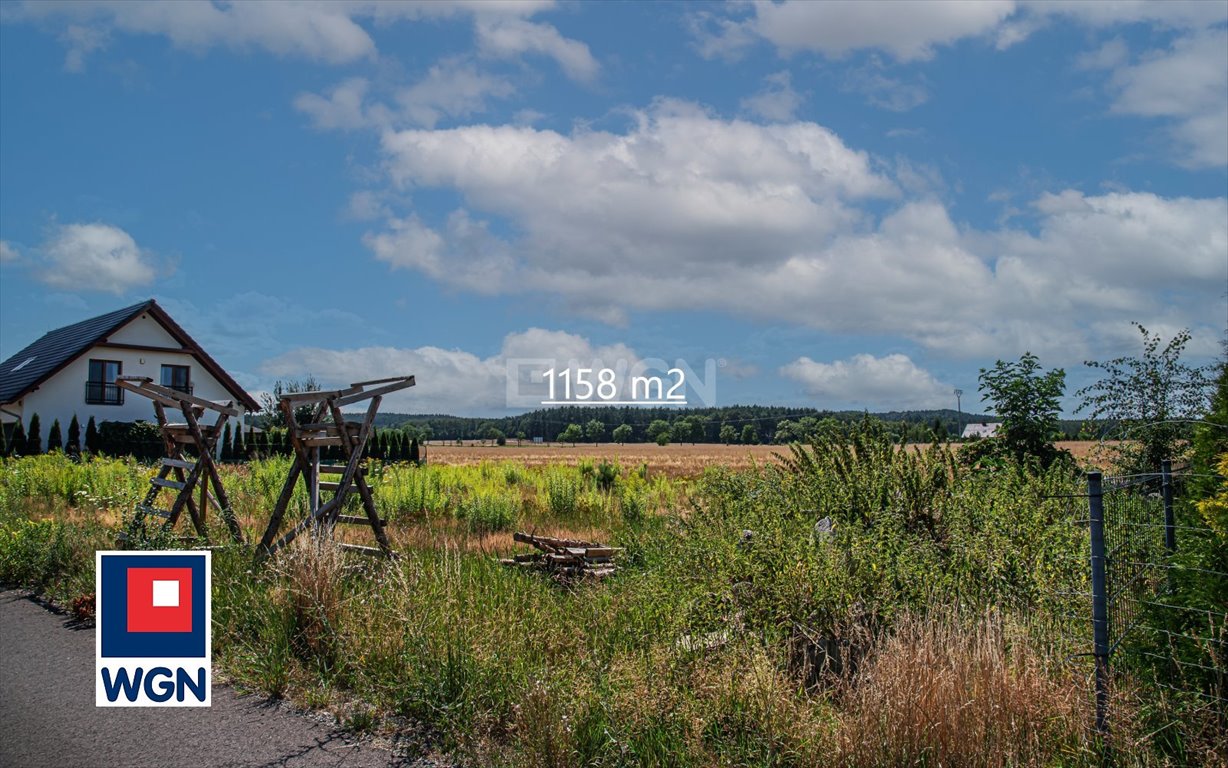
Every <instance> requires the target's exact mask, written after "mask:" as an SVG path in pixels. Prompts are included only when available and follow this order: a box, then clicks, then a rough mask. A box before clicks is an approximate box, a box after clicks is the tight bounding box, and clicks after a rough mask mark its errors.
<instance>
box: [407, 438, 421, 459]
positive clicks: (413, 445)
mask: <svg viewBox="0 0 1228 768" xmlns="http://www.w3.org/2000/svg"><path fill="white" fill-rule="evenodd" d="M419 455H420V454H419V448H418V438H416V437H415V438H414V439H413V440H412V441H411V442H410V444H409V460H410V461H412V462H413V463H415V464H417V463H418V462H419V461H420V459H419V458H418V457H419Z"/></svg>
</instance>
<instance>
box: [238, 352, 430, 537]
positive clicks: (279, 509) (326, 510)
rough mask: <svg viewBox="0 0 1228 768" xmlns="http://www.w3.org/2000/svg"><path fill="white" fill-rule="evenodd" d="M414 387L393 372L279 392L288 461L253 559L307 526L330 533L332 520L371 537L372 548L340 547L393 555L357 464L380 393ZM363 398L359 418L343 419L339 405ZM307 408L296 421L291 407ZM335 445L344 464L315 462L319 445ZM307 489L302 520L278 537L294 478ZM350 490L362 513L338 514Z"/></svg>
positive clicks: (383, 522)
mask: <svg viewBox="0 0 1228 768" xmlns="http://www.w3.org/2000/svg"><path fill="white" fill-rule="evenodd" d="M412 386H414V377H413V376H397V377H393V378H389V379H378V380H375V381H361V382H358V383H355V384H351V385H350V386H349V387H347V388H345V389H339V390H331V391H317V392H296V393H292V394H286V395H282V396H281V398H280V403H279V405H280V407H281V411H282V414H283V415H284V416H285V421H286V429H287V430H288V431H289V434H290V443H291V445H292V446H293V448H294V463H293V465H291V467H290V473H289V475H288V476H287V477H286V482H285V484H284V485H283V486H282V490H281V495H280V496H279V497H278V499H277V503H276V504H275V505H274V507H273V514H272V516H271V518H270V519H269V525H268V527H267V528H266V529H265V532H264V537H263V538H261V540H260V545H259V547H257V550H256V556H257V559H263V558H266V557H269V556H271V555H273V554H275V553H276V552H277V551H278V550H279V549H281V548H282V547H285V546H287V545H288V544H289V543H290V542H292V541H294V539H295V538H296V537H297V536H298V535H299V534H300V533H302V532H303V531H305V530H307V529H308V528H311V529H313V530H314V531H315V532H316V534H317V535H319V536H330V537H331V536H332V535H333V533H334V530H335V528H336V526H337V524H338V523H346V524H353V525H365V526H367V527H369V528H370V529H371V532H372V534H373V535H374V537H375V543H376V544H377V546H375V547H366V546H360V545H357V544H348V543H344V542H342V543H340V544H338V546H339V547H340V548H341V549H344V550H347V551H351V552H361V553H363V554H373V555H389V556H391V555H395V554H396V553H395V552H393V551H392V545H391V544H390V543H389V541H388V534H387V532H386V531H385V530H384V527H385V525H386V524H387V521H386V520H382V519H380V517H379V513H378V512H377V510H376V508H375V499H374V497H373V495H372V493H371V488H370V486H369V485H367V479H366V470H365V469H364V468H363V467H362V458H363V452H364V451H365V449H366V446H367V442H368V441H369V440H370V439H371V435H372V433H373V432H374V430H375V414H376V413H377V412H378V411H379V405H380V402H381V400H382V399H383V396H384V395H386V394H389V393H391V392H395V391H397V390H401V389H405V388H406V387H412ZM364 400H369V401H370V402H369V403H368V405H367V411H366V413H365V414H364V416H363V419H362V421H361V422H354V421H346V419H345V416H344V415H343V414H342V412H341V409H342V408H343V407H345V406H347V405H352V404H355V403H359V402H362V401H364ZM305 405H310V406H312V409H311V420H310V421H308V422H305V423H299V421H298V419H297V418H296V417H295V414H294V410H295V408H298V407H302V406H305ZM330 447H340V448H341V453H342V458H343V459H344V461H345V463H344V464H331V465H326V464H321V463H320V449H321V448H330ZM321 475H336V476H339V477H337V479H336V480H335V481H334V480H326V481H321V479H320V476H321ZM300 478H301V479H302V480H303V484H304V485H305V486H306V491H307V506H308V514H307V517H306V518H305V519H303V520H302V521H300V522H299V523H298V524H297V525H295V526H294V527H292V528H291V529H290V530H289V531H287V532H286V533H285V534H283V535H282V536H281V537H280V538H278V536H277V534H278V532H279V531H280V529H281V524H282V520H283V518H284V517H285V514H286V509H287V508H288V506H289V504H290V499H291V497H292V496H293V495H294V489H295V487H297V485H298V481H299V479H300ZM321 491H324V492H331V493H332V498H331V499H328V500H327V501H323V502H322V501H321V499H320V492H321ZM354 491H357V492H358V496H359V498H360V499H361V500H362V509H363V512H364V513H365V516H358V515H343V514H341V512H342V511H343V510H344V508H345V503H346V499H347V498H348V497H349V495H350V494H351V493H353V492H354Z"/></svg>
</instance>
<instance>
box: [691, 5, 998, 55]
mask: <svg viewBox="0 0 1228 768" xmlns="http://www.w3.org/2000/svg"><path fill="white" fill-rule="evenodd" d="M752 9H753V13H752V15H751V17H750V18H749V19H746V20H744V21H742V22H740V23H724V24H721V25H720V27H719V32H718V33H716V34H715V35H709V36H708V37H707V39H706V40H704V41H703V42H702V44H701V50H704V51H705V52H708V53H710V54H717V53H724V52H726V51H727V50H728V48H729V47H744V46H745V45H746V44H747V42H748V41H749V40H750V39H753V38H761V39H764V40H767V41H768V42H770V43H771V44H772V45H774V46H776V48H777V49H778V50H779V51H780V52H781V53H783V54H786V55H787V54H792V53H797V52H799V51H812V52H817V53H821V54H823V55H825V56H828V57H830V58H839V57H842V56H845V55H847V54H849V53H851V52H853V51H856V50H862V49H876V50H881V51H884V52H886V53H888V54H890V55H891V56H892V57H893V58H895V59H897V60H899V61H913V60H917V59H928V58H930V57H932V56H933V55H934V49H935V47H936V46H940V45H947V44H950V43H952V42H955V41H956V40H959V39H961V38H964V37H969V36H976V35H985V34H988V33H989V32H990V31H992V30H993V29H995V28H996V27H997V26H998V25H999V24H1001V23H1002V22H1003V21H1004V20H1005V19H1006V18H1007V17H1008V16H1010V15H1011V14H1012V13H1013V12H1014V11H1015V4H1014V3H1013V2H1012V1H1011V0H938V1H937V2H929V3H896V4H893V5H892V6H891V11H890V12H889V13H884V12H883V7H882V6H879V5H876V4H874V3H863V2H857V0H828V2H821V3H812V2H800V1H799V0H786V2H783V3H776V2H757V3H755V4H754V5H753V6H752ZM722 42H724V43H726V44H727V45H722Z"/></svg>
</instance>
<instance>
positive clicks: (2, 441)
mask: <svg viewBox="0 0 1228 768" xmlns="http://www.w3.org/2000/svg"><path fill="white" fill-rule="evenodd" d="M8 455H9V440H8V436H7V435H6V434H5V429H4V425H3V424H0V459H3V458H5V457H6V456H8Z"/></svg>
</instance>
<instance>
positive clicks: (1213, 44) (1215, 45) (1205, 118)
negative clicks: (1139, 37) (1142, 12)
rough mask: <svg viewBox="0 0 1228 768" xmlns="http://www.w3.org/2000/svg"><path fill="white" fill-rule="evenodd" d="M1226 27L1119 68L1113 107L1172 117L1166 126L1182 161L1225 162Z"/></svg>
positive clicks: (1191, 36)
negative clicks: (1169, 126) (1174, 121)
mask: <svg viewBox="0 0 1228 768" xmlns="http://www.w3.org/2000/svg"><path fill="white" fill-rule="evenodd" d="M1226 62H1228V30H1224V29H1219V30H1209V31H1204V32H1196V33H1193V34H1189V35H1185V36H1182V37H1179V38H1177V40H1175V41H1174V43H1173V44H1172V47H1171V48H1169V49H1168V50H1158V51H1151V52H1149V53H1147V54H1145V55H1144V56H1143V57H1142V58H1141V60H1140V61H1139V62H1138V63H1137V64H1133V65H1123V66H1119V67H1118V68H1117V70H1116V71H1115V72H1114V74H1113V76H1112V81H1111V87H1112V88H1113V89H1114V91H1115V92H1116V94H1117V97H1116V100H1115V101H1114V103H1113V111H1114V112H1117V113H1120V114H1128V115H1141V116H1146V117H1168V118H1173V119H1174V120H1176V125H1174V126H1173V127H1172V129H1171V132H1172V136H1173V138H1174V139H1175V140H1176V143H1177V145H1178V154H1179V157H1180V160H1181V162H1182V163H1183V164H1185V165H1189V166H1193V167H1221V166H1224V165H1226V164H1228V64H1226Z"/></svg>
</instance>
